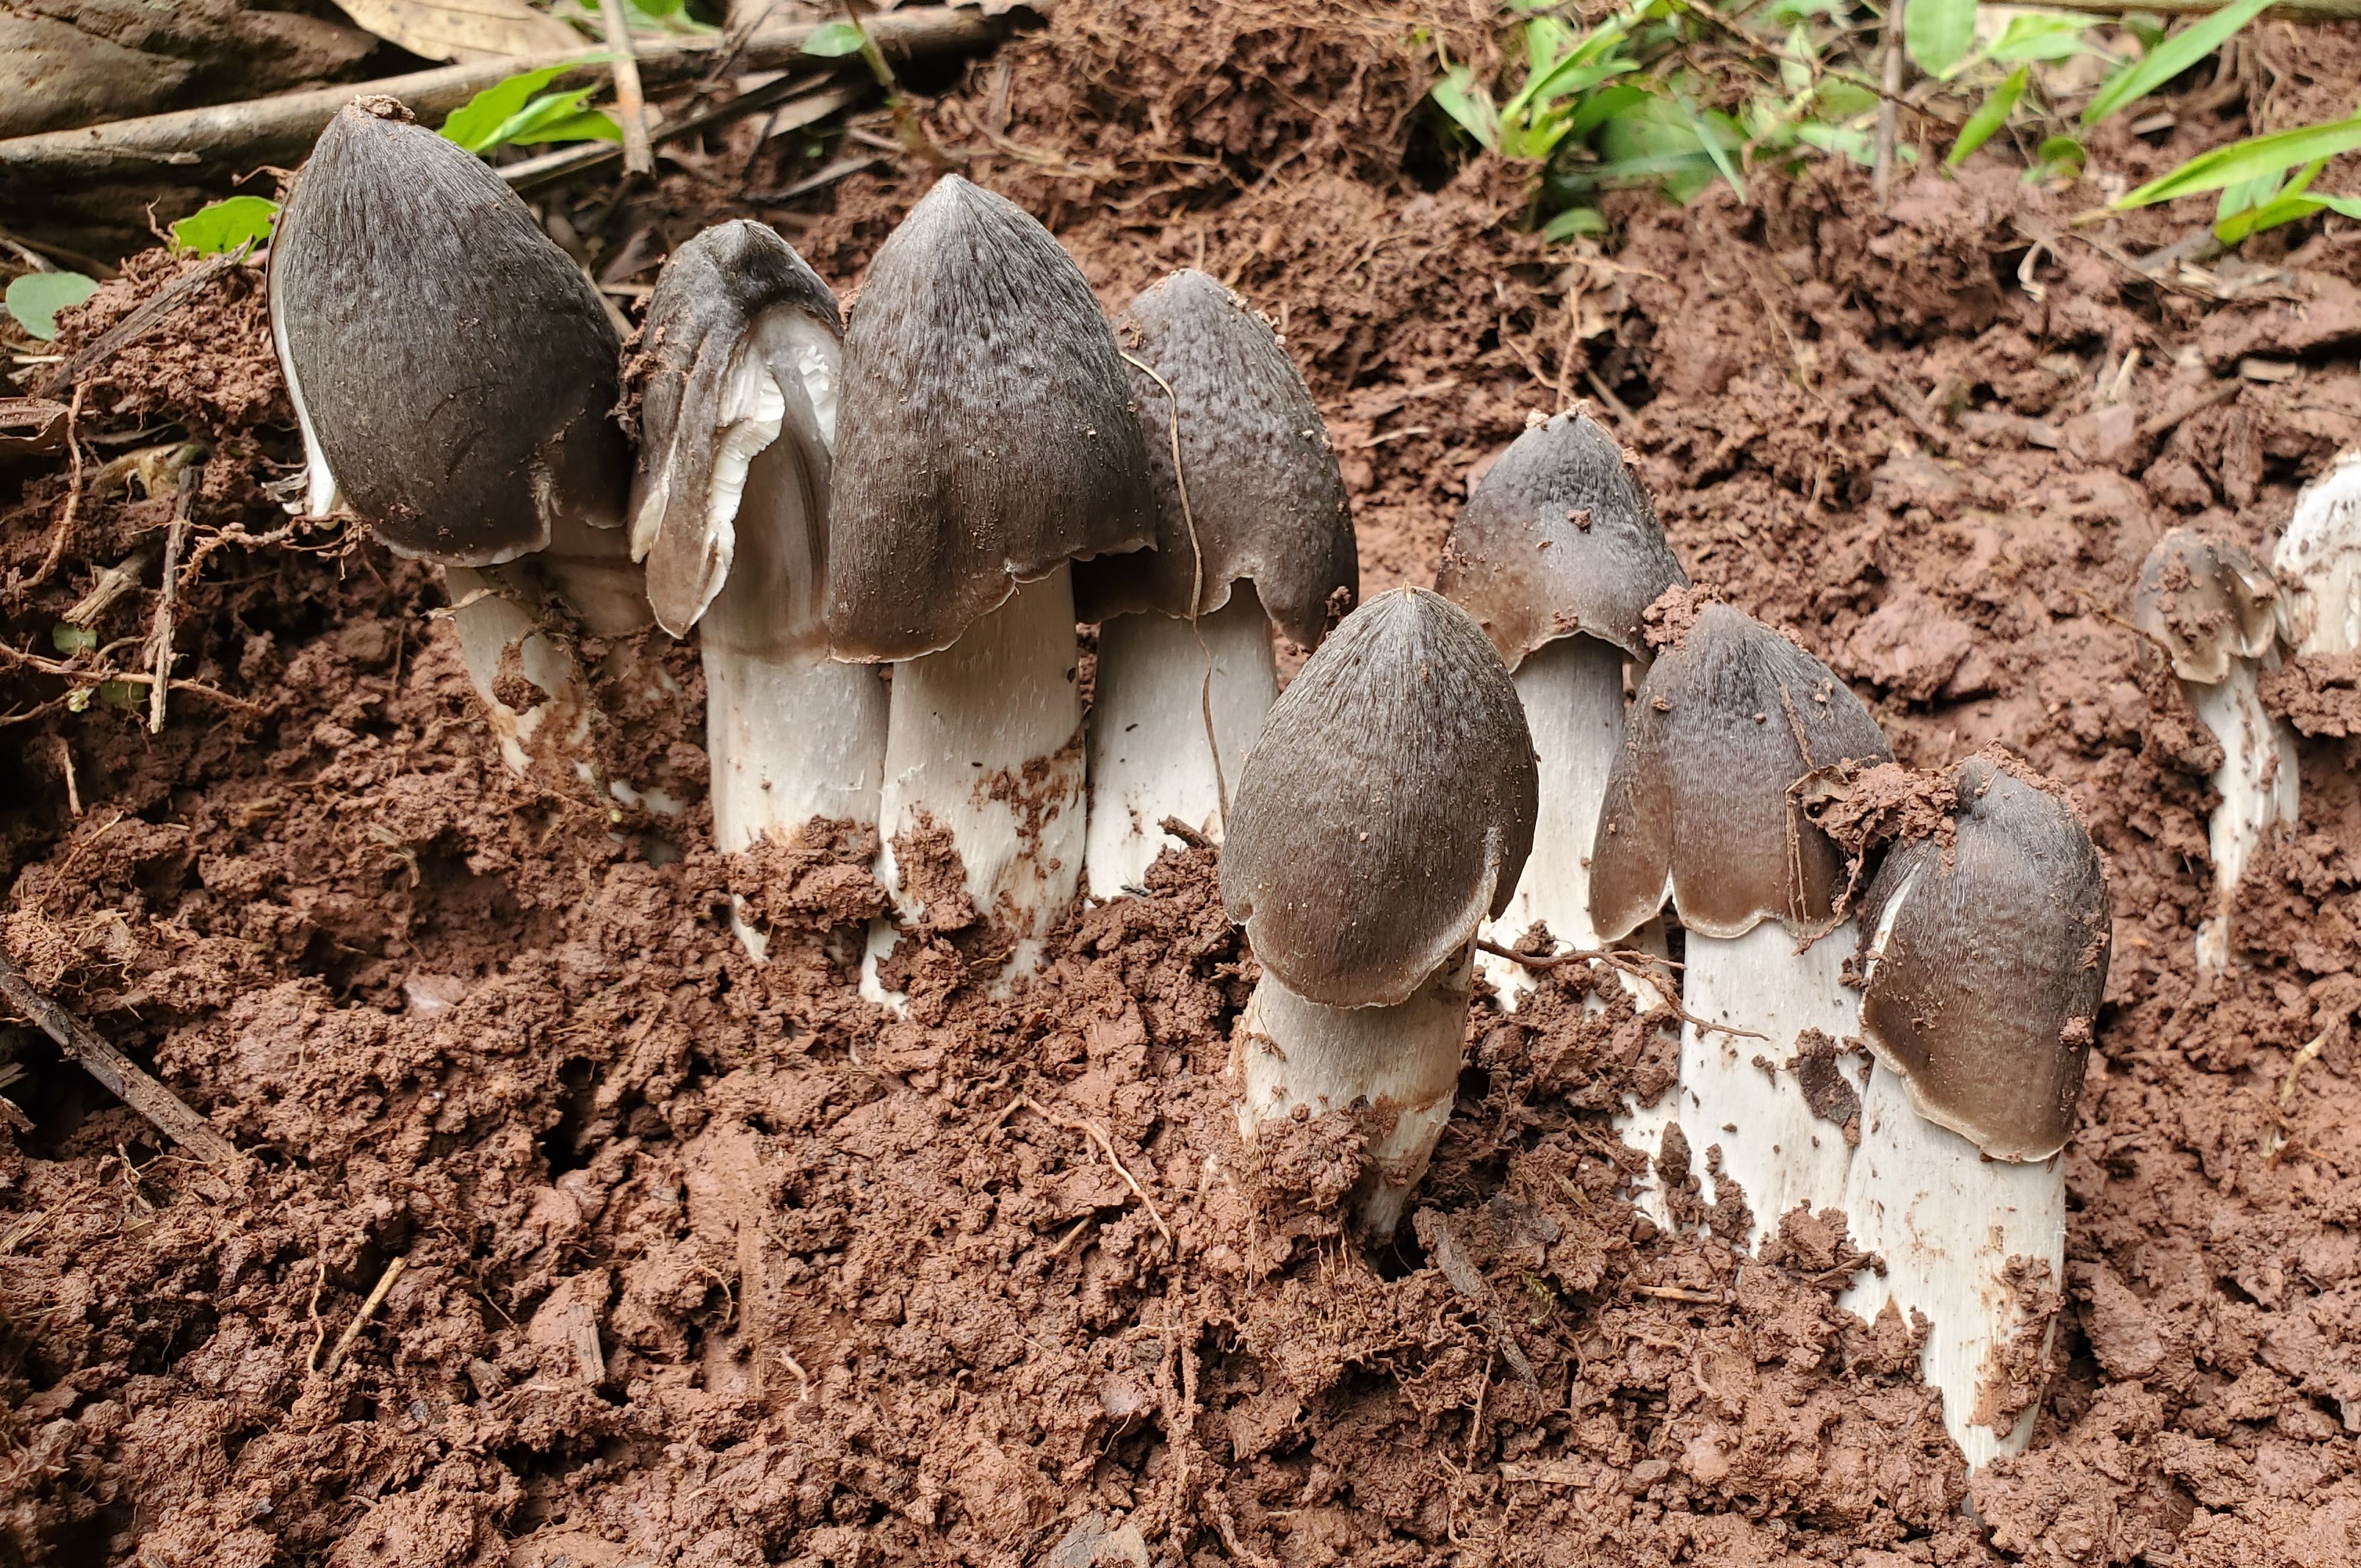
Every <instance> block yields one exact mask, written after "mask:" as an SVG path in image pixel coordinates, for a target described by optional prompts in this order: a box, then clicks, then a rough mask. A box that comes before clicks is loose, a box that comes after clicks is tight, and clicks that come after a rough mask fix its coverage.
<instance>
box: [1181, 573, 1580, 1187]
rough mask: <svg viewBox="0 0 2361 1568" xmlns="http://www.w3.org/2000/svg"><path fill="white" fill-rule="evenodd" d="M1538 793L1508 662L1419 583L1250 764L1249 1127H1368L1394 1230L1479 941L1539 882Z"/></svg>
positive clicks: (1240, 801) (1339, 657)
mask: <svg viewBox="0 0 2361 1568" xmlns="http://www.w3.org/2000/svg"><path fill="white" fill-rule="evenodd" d="M1538 787H1539V786H1538V784H1537V776H1536V773H1535V771H1534V766H1533V751H1532V738H1531V737H1530V736H1529V735H1528V734H1527V732H1526V729H1525V716H1524V711H1523V709H1522V708H1521V707H1520V706H1519V705H1518V702H1517V693H1516V688H1515V687H1514V686H1512V685H1510V684H1509V676H1508V672H1507V671H1506V670H1504V669H1502V668H1501V667H1500V660H1499V654H1497V653H1495V652H1493V651H1492V645H1491V644H1490V643H1489V642H1488V641H1486V640H1485V637H1484V633H1483V632H1482V631H1481V630H1479V629H1478V628H1477V625H1476V623H1475V622H1474V621H1472V620H1468V619H1467V617H1466V614H1465V613H1464V612H1462V611H1461V610H1460V609H1457V608H1456V607H1455V606H1454V605H1453V604H1452V603H1451V601H1450V600H1448V599H1446V598H1443V597H1442V596H1440V595H1438V594H1433V593H1429V592H1428V591H1426V590H1425V589H1423V588H1396V589H1394V590H1393V591H1391V592H1389V593H1383V594H1379V595H1378V597H1377V598H1373V599H1371V600H1369V601H1368V602H1367V604H1365V605H1363V606H1362V607H1361V608H1360V609H1357V610H1356V611H1355V612H1354V613H1353V614H1351V615H1349V616H1347V617H1345V620H1344V623H1343V624H1342V625H1340V626H1338V627H1337V629H1336V630H1334V632H1332V633H1330V634H1329V637H1328V640H1327V641H1326V642H1325V643H1324V644H1323V645H1322V647H1321V649H1320V651H1319V652H1316V653H1314V654H1312V657H1311V659H1310V660H1308V661H1307V662H1306V663H1304V666H1303V669H1302V672H1301V674H1298V675H1297V676H1296V677H1295V680H1294V682H1293V684H1291V685H1289V687H1288V688H1287V691H1286V693H1285V694H1284V695H1283V696H1280V697H1279V702H1278V704H1277V705H1276V706H1274V707H1272V708H1271V710H1270V716H1269V718H1267V719H1266V720H1265V721H1264V723H1263V728H1262V733H1261V735H1260V736H1259V737H1257V740H1255V743H1254V749H1253V750H1252V751H1248V752H1247V753H1246V765H1245V767H1244V768H1243V769H1242V770H1241V773H1240V776H1239V779H1238V790H1237V798H1236V800H1235V802H1234V803H1233V805H1232V806H1231V809H1230V836H1229V841H1228V843H1227V844H1226V845H1225V846H1224V850H1223V852H1222V902H1223V904H1224V905H1225V906H1226V907H1227V908H1228V910H1229V914H1230V918H1231V919H1233V920H1235V921H1238V922H1239V923H1241V924H1242V925H1244V926H1245V927H1246V940H1247V942H1248V943H1249V944H1250V945H1251V946H1252V948H1254V954H1255V957H1256V958H1257V959H1258V960H1260V962H1261V964H1262V971H1263V972H1262V979H1261V981H1258V982H1257V984H1256V986H1255V991H1254V995H1253V997H1252V998H1251V999H1250V1000H1249V1001H1248V1002H1247V1003H1246V1012H1245V1014H1243V1015H1242V1016H1241V1017H1240V1018H1239V1020H1238V1025H1237V1032H1236V1035H1235V1042H1234V1045H1233V1054H1232V1069H1233V1070H1234V1071H1235V1074H1236V1075H1237V1077H1238V1078H1239V1080H1241V1092H1240V1097H1239V1101H1238V1128H1239V1131H1240V1132H1241V1133H1242V1134H1244V1135H1245V1136H1246V1139H1247V1141H1249V1142H1252V1141H1253V1140H1254V1138H1255V1136H1256V1133H1257V1129H1258V1128H1260V1127H1261V1126H1263V1125H1264V1124H1267V1123H1271V1122H1277V1121H1281V1120H1284V1119H1285V1118H1287V1117H1288V1116H1290V1114H1292V1113H1294V1111H1295V1109H1296V1108H1297V1107H1298V1106H1302V1107H1305V1108H1306V1109H1308V1110H1309V1111H1310V1112H1311V1113H1312V1114H1313V1115H1320V1114H1323V1113H1327V1112H1330V1111H1346V1112H1355V1113H1360V1114H1362V1115H1363V1116H1364V1117H1365V1119H1366V1120H1365V1131H1366V1134H1367V1155H1368V1158H1369V1168H1368V1169H1367V1171H1366V1172H1364V1174H1363V1175H1362V1177H1361V1179H1360V1181H1359V1183H1358V1185H1357V1186H1356V1188H1355V1190H1354V1192H1353V1195H1352V1199H1351V1201H1352V1203H1353V1206H1354V1211H1355V1212H1356V1214H1357V1216H1358V1217H1359V1219H1360V1220H1361V1221H1362V1223H1364V1224H1365V1225H1367V1227H1368V1228H1369V1229H1370V1230H1371V1231H1373V1232H1376V1233H1378V1234H1389V1233H1390V1232H1391V1231H1392V1230H1393V1228H1394V1225H1395V1224H1396V1223H1397V1222H1399V1221H1400V1218H1401V1212H1402V1208H1403V1206H1404V1204H1405V1203H1406V1202H1407V1201H1408V1200H1409V1196H1410V1190H1411V1186H1412V1185H1413V1184H1414V1183H1415V1182H1416V1181H1417V1180H1418V1179H1419V1178H1420V1176H1422V1175H1423V1174H1424V1173H1425V1170H1426V1164H1427V1160H1428V1158H1429V1157H1431V1156H1432V1155H1433V1152H1434V1145H1435V1141H1436V1140H1437V1139H1438V1138H1440V1137H1441V1136H1442V1135H1443V1126H1444V1122H1445V1121H1447V1120H1448V1119H1449V1118H1450V1115H1451V1102H1452V1097H1453V1094H1454V1093H1455V1091H1456V1089H1457V1086H1458V1082H1459V1058H1460V1047H1461V1041H1462V1039H1463V1037H1464V1036H1465V1034H1466V1024H1467V1000H1468V995H1469V990H1470V985H1471V982H1472V976H1473V968H1472V965H1471V963H1470V960H1471V959H1472V958H1473V956H1474V952H1475V939H1476V928H1477V926H1478V925H1479V924H1481V923H1482V922H1483V921H1484V920H1485V919H1486V918H1487V917H1488V916H1496V915H1498V914H1499V912H1500V909H1501V907H1502V906H1503V905H1505V904H1506V903H1507V901H1508V896H1509V890H1510V889H1511V888H1513V887H1514V886H1515V885H1516V883H1517V875H1518V873H1519V872H1521V870H1522V869H1523V868H1524V863H1525V855H1526V853H1527V851H1528V850H1530V849H1531V848H1532V841H1533V817H1534V813H1535V810H1536V809H1537V807H1536V794H1537V790H1538Z"/></svg>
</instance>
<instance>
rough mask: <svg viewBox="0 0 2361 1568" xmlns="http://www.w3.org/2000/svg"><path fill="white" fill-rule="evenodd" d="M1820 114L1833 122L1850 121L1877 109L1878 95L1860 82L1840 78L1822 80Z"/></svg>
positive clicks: (1826, 77) (1829, 77)
mask: <svg viewBox="0 0 2361 1568" xmlns="http://www.w3.org/2000/svg"><path fill="white" fill-rule="evenodd" d="M1819 103H1820V112H1821V113H1822V114H1823V115H1826V116H1827V117H1828V118H1829V119H1831V120H1850V119H1852V118H1855V117H1856V116H1858V115H1866V114H1868V113H1869V112H1870V111H1871V110H1872V109H1874V108H1876V107H1877V94H1876V93H1872V92H1871V91H1870V90H1869V89H1868V88H1866V87H1863V86H1862V85H1861V83H1860V82H1847V81H1845V80H1844V79H1843V78H1842V77H1839V76H1823V77H1821V78H1820V91H1819Z"/></svg>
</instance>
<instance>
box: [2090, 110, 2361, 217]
mask: <svg viewBox="0 0 2361 1568" xmlns="http://www.w3.org/2000/svg"><path fill="white" fill-rule="evenodd" d="M2354 148H2361V115H2355V116H2354V117H2353V118H2351V119H2349V120H2331V121H2329V122H2328V123H2326V124H2325V125H2318V126H2297V127H2296V128H2295V129H2293V130H2291V131H2274V132H2272V133H2271V134H2270V135H2268V136H2262V137H2247V138H2246V140H2245V141H2234V142H2232V143H2231V144H2230V145H2229V146H2227V147H2217V148H2211V149H2209V150H2208V151H2205V152H2201V153H2199V154H2198V155H2197V156H2196V157H2195V158H2192V159H2190V160H2189V161H2188V162H2186V163H2184V164H2182V165H2181V166H2180V168H2178V169H2176V170H2173V171H2172V172H2171V173H2169V174H2167V175H2165V176H2164V177H2162V178H2161V179H2158V180H2151V181H2148V182H2147V184H2145V185H2143V186H2141V187H2140V188H2139V189H2138V190H2136V191H2130V192H2125V193H2124V194H2123V195H2121V196H2118V197H2117V198H2116V199H2115V207H2116V209H2117V210H2118V211H2121V210H2124V209H2127V208H2131V207H2146V206H2151V205H2153V204H2155V203H2158V202H2169V201H2171V200H2172V199H2173V198H2174V197H2176V196H2194V195H2196V194H2198V193H2200V192H2205V191H2219V190H2221V189H2222V188H2223V187H2224V186H2225V185H2235V184H2236V183H2237V182H2238V181H2242V180H2253V179H2257V178H2259V177H2261V176H2264V175H2270V174H2279V173H2283V172H2284V171H2286V170H2290V169H2293V168H2296V167H2297V166H2299V165H2301V164H2306V163H2314V162H2317V161H2319V160H2320V159H2325V158H2334V157H2335V156H2336V155H2337V154H2339V153H2342V152H2351V151H2352V150H2353V149H2354Z"/></svg>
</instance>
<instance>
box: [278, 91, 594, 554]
mask: <svg viewBox="0 0 2361 1568" xmlns="http://www.w3.org/2000/svg"><path fill="white" fill-rule="evenodd" d="M270 315H271V324H272V327H273V332H274V335H275V336H276V337H277V338H278V340H279V342H280V346H281V354H282V357H283V359H284V361H285V369H286V372H287V376H288V380H289V384H290V386H291V388H295V389H300V390H298V391H297V396H298V397H300V399H301V400H302V406H303V407H304V410H305V411H306V414H307V416H308V418H309V421H310V422H311V424H312V427H313V432H314V433H315V434H316V435H317V437H318V439H319V443H320V445H321V448H322V450H323V452H324V455H326V457H327V460H328V466H329V468H330V469H331V470H332V471H333V472H334V474H335V479H336V484H337V487H338V488H339V489H341V490H342V492H343V494H344V497H345V499H346V503H347V504H348V505H350V507H351V508H352V510H353V512H354V514H355V515H356V516H357V517H359V518H360V519H361V521H364V522H366V523H368V526H369V527H370V529H371V530H372V531H374V532H376V534H377V536H378V537H379V539H382V540H383V541H384V542H385V543H387V544H388V545H390V546H391V547H392V548H393V549H395V550H398V551H401V553H403V554H412V555H423V556H425V557H427V558H429V559H431V560H434V561H440V562H442V563H444V564H445V565H465V566H480V565H492V564H494V563H496V562H500V561H511V560H514V559H515V558H516V557H518V556H520V555H523V554H528V553H530V552H532V551H534V550H538V549H540V548H541V547H542V546H543V545H544V544H545V543H548V540H549V532H550V525H551V521H552V519H553V518H554V517H555V516H558V515H561V514H562V515H565V516H567V517H570V518H572V519H575V520H577V521H583V522H588V523H591V524H593V525H595V526H598V527H601V528H612V527H616V526H619V525H620V523H621V521H622V517H623V506H624V499H625V493H626V490H627V488H628V487H629V485H630V482H631V481H630V466H631V454H630V450H629V448H628V446H627V445H626V444H625V443H624V440H623V435H622V432H621V431H620V430H619V429H618V428H617V427H616V425H615V423H614V422H613V421H612V420H611V419H610V418H609V414H610V413H611V412H612V411H613V409H614V406H615V397H616V368H617V367H616V354H617V346H618V345H617V340H616V337H615V329H614V326H613V324H612V323H610V322H609V320H608V318H607V313H606V310H605V308H604V307H603V306H601V305H600V304H599V302H598V295H597V294H596V293H595V292H593V291H592V290H591V287H590V284H589V281H588V280H587V279H585V278H584V277H583V276H582V272H581V269H579V268H577V267H576V266H575V265H574V263H573V261H572V260H571V259H569V258H567V256H566V253H565V252H564V251H562V250H560V249H558V248H557V247H556V245H555V244H554V243H553V242H552V241H551V240H550V238H549V236H547V235H546V234H544V233H543V232H542V229H541V225H538V224H537V223H535V222H534V221H533V214H531V213H530V212H528V211H526V210H525V205H524V203H522V201H520V200H518V199H517V195H516V192H513V191H511V190H510V189H509V188H508V186H507V184H506V183H505V182H503V181H501V179H500V176H499V175H498V174H496V173H494V172H493V171H492V170H491V169H490V168H489V166H487V165H486V164H485V163H484V161H483V160H482V159H479V158H477V157H476V156H475V155H474V154H473V153H470V152H467V151H466V150H465V149H463V148H460V147H459V146H458V145H457V144H456V143H454V142H450V141H446V140H445V139H444V138H443V137H440V136H437V135H436V134H435V133H434V132H433V131H430V130H428V129H427V128H426V127H425V126H420V125H416V124H413V123H412V120H411V117H410V113H409V111H408V110H406V109H404V108H402V107H401V104H397V103H395V102H394V101H393V100H392V99H390V98H381V97H379V98H363V99H361V100H359V101H358V102H357V103H355V104H351V105H349V106H348V107H346V109H345V110H344V111H343V112H342V113H340V114H338V115H336V117H335V119H334V120H332V121H330V122H329V123H328V128H327V129H326V130H324V131H323V132H322V133H321V134H320V140H319V143H318V145H317V146H316V147H314V148H313V149H312V157H311V159H310V161H308V162H306V163H305V164H304V166H303V169H302V173H301V174H299V175H298V176H297V177H296V181H295V189H294V192H293V193H292V194H291V196H290V197H289V199H288V203H287V210H286V211H285V212H284V213H283V214H280V219H279V226H278V232H277V234H276V235H275V236H273V238H272V241H271V246H270Z"/></svg>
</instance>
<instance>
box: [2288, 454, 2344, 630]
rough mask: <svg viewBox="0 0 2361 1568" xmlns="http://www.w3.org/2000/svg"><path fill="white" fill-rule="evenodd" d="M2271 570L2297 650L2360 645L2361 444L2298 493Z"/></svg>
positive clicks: (2341, 456) (2338, 459)
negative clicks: (2277, 585) (2359, 447)
mask: <svg viewBox="0 0 2361 1568" xmlns="http://www.w3.org/2000/svg"><path fill="white" fill-rule="evenodd" d="M2271 572H2272V575H2273V576H2276V577H2277V578H2278V579H2279V594H2280V599H2279V604H2280V609H2281V610H2282V611H2283V612H2284V617H2285V621H2286V636H2287V639H2288V641H2289V643H2290V646H2292V647H2293V648H2294V649H2295V651H2296V652H2297V653H2298V654H2300V655H2304V656H2313V655H2320V654H2334V653H2352V652H2361V450H2356V451H2351V452H2346V453H2345V454H2343V455H2340V456H2339V457H2338V458H2337V459H2336V463H2335V466H2334V467H2332V468H2330V469H2329V471H2328V472H2327V473H2326V474H2325V475H2323V476H2322V477H2320V478H2319V479H2317V480H2315V481H2313V482H2312V485H2311V486H2310V487H2308V488H2306V489H2305V490H2304V492H2303V494H2302V495H2301V496H2300V497H2298V498H2297V499H2296V504H2295V515H2294V516H2293V517H2291V518H2290V519H2289V520H2288V526H2287V532H2286V534H2285V535H2284V536H2283V537H2282V538H2281V539H2280V541H2279V548H2278V549H2277V550H2276V551H2274V552H2273V553H2272V554H2271Z"/></svg>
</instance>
